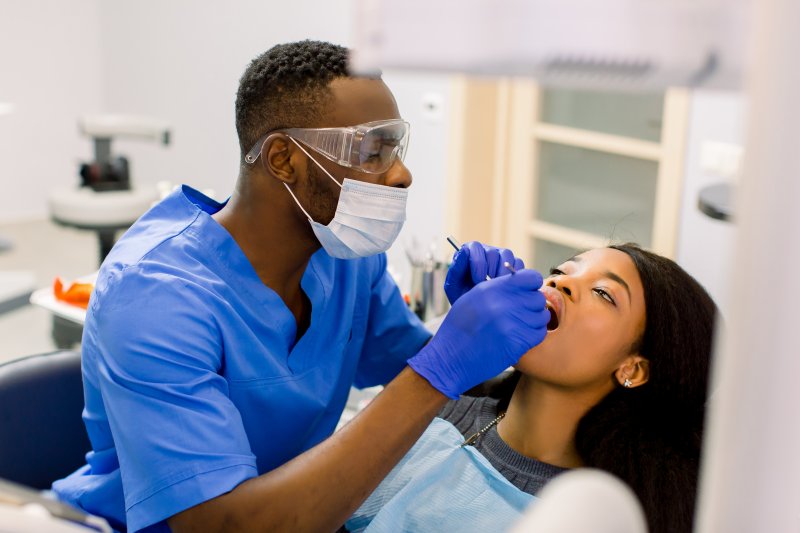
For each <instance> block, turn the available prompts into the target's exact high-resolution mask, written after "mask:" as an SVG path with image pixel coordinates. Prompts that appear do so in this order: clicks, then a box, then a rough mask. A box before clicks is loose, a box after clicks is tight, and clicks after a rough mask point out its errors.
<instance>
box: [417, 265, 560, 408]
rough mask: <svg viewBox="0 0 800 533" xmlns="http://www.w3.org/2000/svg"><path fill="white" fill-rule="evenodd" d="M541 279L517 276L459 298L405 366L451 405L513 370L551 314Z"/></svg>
mask: <svg viewBox="0 0 800 533" xmlns="http://www.w3.org/2000/svg"><path fill="white" fill-rule="evenodd" d="M541 286H542V275H541V274H539V273H538V272H536V271H535V270H518V271H517V273H516V274H514V275H513V276H500V277H497V278H494V279H492V280H489V281H485V282H484V283H479V284H478V285H476V286H475V287H474V288H473V289H472V290H470V291H469V292H467V293H466V294H464V295H463V296H461V297H460V298H459V299H458V300H457V301H456V303H455V304H453V307H452V308H451V309H450V311H449V312H448V313H447V316H446V317H445V319H444V322H442V325H441V327H440V328H439V331H438V332H437V333H436V335H435V336H434V337H433V338H432V339H431V341H430V342H429V343H428V344H427V345H425V347H424V348H422V350H420V351H419V353H417V354H416V355H415V356H414V357H412V358H411V359H409V360H408V364H409V366H410V367H411V368H413V369H414V370H415V371H416V372H417V373H418V374H419V375H421V376H422V377H424V378H425V379H426V380H428V382H429V383H430V384H431V385H433V386H434V387H435V388H436V389H437V390H438V391H440V392H441V393H442V394H444V395H445V396H447V397H448V398H451V399H457V398H458V396H459V394H461V393H462V392H464V391H466V390H468V389H470V388H472V387H474V386H475V385H477V384H479V383H483V382H484V381H486V380H487V379H489V378H492V377H494V376H496V375H497V374H499V373H500V372H502V371H503V370H505V369H506V368H508V367H509V366H511V365H514V364H516V362H517V361H518V360H519V358H520V357H522V356H523V355H524V354H525V353H526V352H527V351H528V350H530V349H531V348H532V347H534V346H536V345H537V344H539V343H540V342H542V341H543V340H544V337H545V335H546V334H547V322H548V321H549V320H550V313H549V312H548V311H547V310H546V309H545V298H544V295H543V294H542V293H541V292H539V290H538V289H539V287H541Z"/></svg>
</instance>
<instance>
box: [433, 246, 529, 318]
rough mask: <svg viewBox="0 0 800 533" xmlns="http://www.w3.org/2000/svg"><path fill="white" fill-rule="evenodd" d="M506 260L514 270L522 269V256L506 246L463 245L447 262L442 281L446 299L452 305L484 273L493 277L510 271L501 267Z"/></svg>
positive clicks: (523, 265) (479, 279)
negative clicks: (518, 255) (445, 274)
mask: <svg viewBox="0 0 800 533" xmlns="http://www.w3.org/2000/svg"><path fill="white" fill-rule="evenodd" d="M506 261H508V263H509V264H510V265H511V266H512V267H514V270H522V269H523V268H525V263H524V262H523V261H522V259H520V258H518V257H516V256H515V255H514V252H512V251H511V250H509V249H508V248H497V247H495V246H488V245H486V244H482V243H480V242H478V241H472V242H468V243H466V244H464V245H462V246H461V248H460V249H459V250H458V251H457V252H456V253H455V254H454V255H453V264H452V265H450V269H449V270H448V271H447V278H445V281H444V292H445V294H446V295H447V299H448V300H449V301H450V303H451V304H454V303H455V302H456V300H458V299H459V298H461V296H463V295H464V294H465V293H466V292H467V291H469V290H470V289H471V288H473V287H474V286H475V285H477V284H478V283H480V282H482V281H486V276H489V278H491V279H494V278H498V277H500V276H505V275H508V274H510V273H511V271H510V270H508V269H507V268H506V267H504V266H503V263H505V262H506Z"/></svg>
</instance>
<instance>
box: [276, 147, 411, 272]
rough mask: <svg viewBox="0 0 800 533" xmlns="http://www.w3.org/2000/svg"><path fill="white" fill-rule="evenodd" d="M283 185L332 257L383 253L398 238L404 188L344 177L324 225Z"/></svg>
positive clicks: (352, 256) (401, 223) (404, 198)
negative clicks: (315, 219)
mask: <svg viewBox="0 0 800 533" xmlns="http://www.w3.org/2000/svg"><path fill="white" fill-rule="evenodd" d="M290 138H291V137H290ZM292 142H294V143H295V144H296V145H297V146H298V148H300V149H301V150H302V151H303V153H305V154H306V155H307V156H308V158H309V159H311V160H312V161H313V162H314V164H316V165H317V166H318V167H319V168H320V169H322V171H323V172H324V173H325V174H326V175H327V176H328V177H329V178H330V179H331V180H333V182H334V183H335V184H336V185H339V182H338V181H336V179H334V177H333V176H331V175H330V173H329V172H328V171H327V170H325V167H323V166H322V165H320V164H319V162H318V161H317V160H316V159H314V158H313V157H311V154H309V153H308V151H306V149H305V148H303V146H302V145H301V144H300V143H298V142H297V141H295V140H294V139H292ZM283 186H284V187H286V190H287V191H289V194H291V195H292V198H294V201H295V203H296V204H297V206H298V207H299V208H300V209H301V210H302V211H303V213H305V215H306V217H308V221H309V222H310V223H311V229H312V230H313V231H314V235H316V236H317V239H318V240H319V242H320V244H322V247H323V248H325V251H326V252H328V255H330V256H331V257H336V258H339V259H355V258H357V257H368V256H370V255H375V254H379V253H381V252H385V251H386V250H388V249H389V247H390V246H391V245H392V243H394V241H395V239H397V236H398V235H399V234H400V230H401V229H403V222H405V220H406V199H407V198H408V190H407V189H399V188H396V187H387V186H385V185H376V184H373V183H364V182H361V181H356V180H351V179H347V178H345V180H344V182H343V183H342V184H341V185H339V187H341V189H342V191H341V193H340V194H339V203H338V204H337V206H336V214H335V215H334V217H333V220H331V222H330V223H329V224H328V225H327V226H325V225H324V224H320V223H319V222H316V221H314V219H312V218H311V216H310V215H309V214H308V211H306V210H305V209H303V206H302V205H300V202H299V201H298V200H297V197H296V196H295V195H294V193H293V192H292V189H290V188H289V186H288V185H287V184H286V183H284V184H283Z"/></svg>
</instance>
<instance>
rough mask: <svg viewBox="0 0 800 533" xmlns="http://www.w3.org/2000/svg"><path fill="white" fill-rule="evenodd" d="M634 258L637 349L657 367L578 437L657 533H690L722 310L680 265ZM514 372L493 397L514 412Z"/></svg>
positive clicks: (589, 417) (610, 398)
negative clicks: (639, 329)
mask: <svg viewBox="0 0 800 533" xmlns="http://www.w3.org/2000/svg"><path fill="white" fill-rule="evenodd" d="M610 248H613V249H616V250H619V251H621V252H624V253H625V254H627V255H628V256H629V257H630V258H631V260H632V261H633V263H634V265H635V266H636V269H637V270H638V272H639V277H640V278H641V280H642V286H643V287H644V299H645V330H644V334H643V336H642V338H641V339H640V341H639V342H638V343H636V349H637V350H638V352H639V353H640V354H641V355H642V356H643V357H646V358H647V359H648V360H649V361H650V377H649V380H648V382H647V383H646V384H644V385H642V386H639V387H636V388H633V389H625V388H623V387H621V386H620V387H617V388H616V389H615V390H613V391H612V392H611V393H610V394H608V395H607V396H606V397H605V398H603V399H602V400H601V401H600V403H598V404H597V405H595V406H594V407H593V408H592V409H591V410H590V411H589V412H588V413H587V414H586V415H585V416H584V417H583V418H582V419H581V421H580V423H579V424H578V429H577V432H576V436H575V443H576V448H577V450H578V453H579V454H580V456H581V458H582V459H583V461H584V463H585V464H586V466H590V467H595V468H600V469H603V470H605V471H607V472H610V473H612V474H614V475H615V476H617V477H619V478H620V479H622V480H623V481H625V482H626V483H627V484H628V485H629V486H630V487H631V488H632V489H633V491H634V492H635V493H636V495H637V496H638V497H639V500H640V501H641V503H642V507H643V508H644V510H645V514H646V515H647V521H648V527H649V530H650V532H651V533H683V532H686V533H689V532H690V531H691V530H692V523H693V519H694V509H695V499H696V493H697V478H698V471H699V464H700V446H701V441H702V436H703V423H704V414H705V405H706V397H707V391H708V378H709V368H710V364H711V351H712V340H713V336H714V325H715V320H716V316H717V309H716V306H715V305H714V302H713V300H712V299H711V297H710V296H709V295H708V293H707V292H706V291H705V289H703V287H702V286H701V285H700V284H699V283H698V282H697V281H696V280H695V279H694V278H693V277H692V276H690V275H689V274H688V273H687V272H686V271H685V270H683V269H682V268H681V267H680V266H678V265H677V264H676V263H675V262H673V261H671V260H669V259H667V258H664V257H661V256H659V255H656V254H654V253H652V252H649V251H646V250H644V249H642V248H640V247H639V246H638V245H635V244H630V243H628V244H620V245H613V246H610ZM518 380H519V373H517V372H515V373H514V374H513V375H512V376H511V377H510V378H509V379H508V380H507V381H506V383H504V384H503V385H502V388H500V389H498V390H496V391H494V393H493V394H492V396H495V397H500V398H501V401H500V405H499V406H498V410H500V411H502V410H505V409H506V407H507V406H508V402H509V400H510V397H511V394H512V393H513V388H514V387H515V386H516V382H517V381H518Z"/></svg>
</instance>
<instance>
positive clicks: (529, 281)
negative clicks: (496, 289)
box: [497, 268, 542, 291]
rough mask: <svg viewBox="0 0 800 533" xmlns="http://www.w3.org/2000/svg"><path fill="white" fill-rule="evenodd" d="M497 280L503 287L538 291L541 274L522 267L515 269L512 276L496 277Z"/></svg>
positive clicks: (540, 284) (540, 283)
mask: <svg viewBox="0 0 800 533" xmlns="http://www.w3.org/2000/svg"><path fill="white" fill-rule="evenodd" d="M497 282H498V284H499V285H501V286H504V287H509V288H511V287H513V290H517V289H522V290H528V291H538V290H539V288H541V286H542V275H541V274H540V273H539V272H538V271H536V270H532V269H530V268H523V269H522V270H517V273H516V274H514V275H513V276H503V277H502V278H498V279H497Z"/></svg>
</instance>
